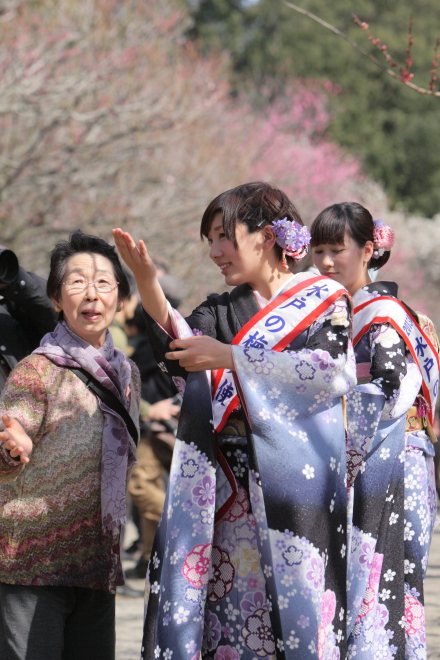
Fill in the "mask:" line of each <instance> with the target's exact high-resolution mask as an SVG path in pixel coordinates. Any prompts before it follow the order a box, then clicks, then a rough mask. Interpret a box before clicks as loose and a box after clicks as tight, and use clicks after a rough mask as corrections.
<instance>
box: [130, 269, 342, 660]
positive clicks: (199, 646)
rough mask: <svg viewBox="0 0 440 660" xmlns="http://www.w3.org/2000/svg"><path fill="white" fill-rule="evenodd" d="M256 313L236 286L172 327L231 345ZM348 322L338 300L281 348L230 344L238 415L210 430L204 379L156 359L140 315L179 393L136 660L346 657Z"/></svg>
mask: <svg viewBox="0 0 440 660" xmlns="http://www.w3.org/2000/svg"><path fill="white" fill-rule="evenodd" d="M323 279H324V278H323ZM296 281H298V280H296ZM304 297H306V294H305V296H304ZM259 311H260V309H259V307H258V304H257V302H256V299H255V296H254V294H253V292H252V290H251V289H250V288H249V287H247V285H244V286H242V287H237V288H236V289H234V290H233V291H232V292H231V294H223V296H215V297H214V296H210V297H209V298H208V300H207V301H206V303H204V304H203V305H201V306H200V307H199V308H197V309H196V310H195V312H193V314H192V315H191V316H190V317H189V318H188V319H186V322H184V321H183V319H181V318H180V319H179V317H177V316H176V329H177V331H178V334H179V336H183V334H184V333H189V332H194V331H196V332H202V333H204V334H206V335H210V336H213V337H215V338H217V339H219V340H220V341H223V342H224V343H232V341H233V339H234V337H235V336H236V335H237V334H238V333H239V332H240V330H241V329H242V328H243V327H244V326H245V325H246V323H248V322H249V321H250V319H252V318H253V317H255V316H256V315H257V314H258V313H259ZM349 314H350V312H349V307H348V303H347V298H346V296H345V295H343V296H341V297H340V298H338V299H337V300H336V301H334V302H332V303H331V304H330V305H329V306H328V308H327V309H326V310H325V311H324V312H323V313H322V314H321V315H320V316H319V317H318V318H317V319H316V320H315V322H314V323H313V324H312V325H311V326H310V327H307V328H306V329H304V330H303V331H302V332H300V334H299V335H298V336H297V337H296V338H295V339H294V340H293V342H291V343H290V344H289V345H287V346H286V347H285V350H284V351H283V352H277V351H276V350H270V349H267V348H266V344H265V338H264V337H263V338H262V336H261V335H262V333H261V332H259V333H258V334H257V335H255V333H254V332H253V333H252V335H254V336H253V340H252V342H247V344H246V345H245V346H244V345H241V344H238V345H234V346H233V349H232V350H233V355H234V361H235V368H236V372H235V374H236V377H235V379H234V386H235V387H236V389H237V393H238V396H239V405H238V407H237V408H236V409H235V410H233V411H232V413H231V415H230V417H229V418H228V420H227V422H226V423H225V425H224V426H223V428H222V429H221V431H220V432H218V433H216V432H215V431H214V418H213V407H212V383H213V382H214V380H215V374H213V377H212V379H210V377H209V374H208V375H207V374H206V373H202V372H200V373H190V374H187V373H186V372H184V370H182V369H179V366H178V365H176V364H175V363H174V362H171V361H167V360H165V359H164V358H163V356H164V354H165V352H166V350H167V345H168V344H169V341H170V337H168V336H167V335H166V333H165V332H164V331H163V330H162V329H160V328H159V327H158V326H157V324H155V323H154V322H153V321H152V320H151V319H150V318H149V317H147V323H148V327H149V335H150V339H151V342H152V345H153V348H154V350H155V352H156V355H157V357H158V358H159V360H160V361H161V364H162V368H163V369H166V370H167V371H169V373H171V374H172V375H173V376H174V378H175V379H176V382H177V383H178V384H179V386H180V387H181V389H182V390H183V386H185V394H184V399H183V406H182V412H181V417H180V423H179V429H178V440H177V442H176V448H175V451H174V457H173V463H172V467H171V474H170V482H169V487H168V493H167V498H166V503H165V509H164V514H163V516H162V520H161V522H160V525H159V529H158V534H157V536H156V540H155V545H154V548H153V553H152V559H151V561H150V566H149V574H148V576H147V591H146V617H145V629H144V639H143V646H142V658H144V659H148V660H150V659H153V658H156V659H157V660H177V659H179V660H180V659H182V660H184V659H187V660H195V659H196V658H197V659H198V658H200V657H202V658H211V659H212V660H223V659H224V660H240V659H242V660H254V659H258V658H269V657H271V658H274V657H277V658H278V659H279V660H284V658H288V659H292V660H293V658H295V660H296V659H297V658H301V659H302V658H307V659H308V658H311V657H318V658H322V659H324V658H325V659H326V660H327V659H330V658H332V659H333V660H338V659H340V658H344V657H345V652H346V639H345V616H346V597H345V580H346V560H347V556H346V552H347V531H346V521H347V516H346V488H345V485H344V479H345V431H344V420H343V406H342V402H341V397H342V396H343V395H345V394H346V393H347V392H348V391H349V390H350V389H351V388H352V387H353V386H354V383H355V364H354V355H353V352H352V348H351V344H350V341H349V331H350V316H349ZM245 341H247V340H245ZM177 379H181V380H177ZM225 403H226V402H225ZM244 411H246V414H245V412H244Z"/></svg>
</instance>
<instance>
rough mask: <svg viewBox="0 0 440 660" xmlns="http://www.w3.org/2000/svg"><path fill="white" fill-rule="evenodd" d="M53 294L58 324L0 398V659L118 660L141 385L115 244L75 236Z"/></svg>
mask: <svg viewBox="0 0 440 660" xmlns="http://www.w3.org/2000/svg"><path fill="white" fill-rule="evenodd" d="M47 292H48V295H49V296H50V297H51V298H52V300H53V302H54V304H55V305H56V309H57V311H59V312H62V315H63V320H62V321H61V322H60V323H59V324H58V325H57V327H56V328H55V330H54V332H53V333H52V334H48V335H46V336H45V337H44V338H43V340H42V343H41V346H40V348H38V349H37V350H36V351H34V353H33V354H32V355H30V356H29V357H27V358H25V359H24V360H22V361H21V362H20V363H19V364H18V365H17V367H16V368H15V370H14V371H13V372H12V374H11V376H10V378H9V380H8V382H7V384H6V386H5V389H4V390H3V393H2V396H1V399H0V415H2V421H3V427H4V430H3V431H2V432H0V440H1V443H0V657H1V658H8V660H25V658H26V660H74V659H77V658H78V659H79V658H81V660H88V659H90V660H92V658H93V660H100V659H102V660H111V659H112V658H114V657H115V595H114V594H115V590H116V587H117V586H118V585H121V584H123V582H124V581H123V573H122V569H121V562H120V530H121V524H122V523H123V521H124V519H125V490H126V480H127V472H128V471H129V469H130V467H131V466H132V464H133V462H134V453H135V446H134V440H137V431H136V427H135V425H134V423H133V421H136V422H137V420H138V404H139V389H140V383H139V373H138V370H137V367H136V366H135V365H134V364H133V363H132V362H130V360H128V358H126V357H125V355H124V354H123V353H122V351H120V350H118V349H116V348H115V347H114V346H113V342H112V339H111V335H110V333H109V332H108V327H109V325H110V323H111V322H112V320H113V317H114V315H115V312H116V311H117V310H118V309H121V307H122V305H123V304H124V299H126V298H127V296H128V295H129V285H128V282H127V278H126V277H125V275H124V272H123V270H122V268H121V264H120V261H119V259H118V256H117V255H116V253H115V250H114V248H113V247H112V246H111V245H109V244H108V243H107V242H106V241H104V240H102V239H100V238H97V237H95V236H87V235H85V234H83V233H82V232H81V231H75V232H74V233H73V234H72V235H71V236H70V239H69V240H68V241H62V242H60V243H58V244H57V245H56V246H55V248H54V250H53V251H52V255H51V269H50V274H49V279H48V282H47Z"/></svg>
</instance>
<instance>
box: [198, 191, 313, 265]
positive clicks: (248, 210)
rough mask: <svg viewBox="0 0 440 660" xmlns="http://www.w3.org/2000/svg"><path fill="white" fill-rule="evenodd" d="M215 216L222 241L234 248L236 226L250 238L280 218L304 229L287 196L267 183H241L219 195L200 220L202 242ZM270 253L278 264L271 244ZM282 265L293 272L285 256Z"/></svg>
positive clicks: (278, 252) (290, 260) (279, 251)
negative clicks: (220, 222)
mask: <svg viewBox="0 0 440 660" xmlns="http://www.w3.org/2000/svg"><path fill="white" fill-rule="evenodd" d="M217 213H221V214H222V217H223V228H224V232H225V235H226V238H229V239H231V240H232V241H233V242H234V245H235V247H236V248H237V241H236V237H235V228H236V226H237V222H242V223H243V224H245V225H246V227H247V229H248V232H249V233H250V234H253V233H254V232H256V231H259V230H260V229H263V227H266V226H268V225H270V224H272V223H273V222H275V221H276V220H281V219H282V218H287V219H288V220H291V221H294V222H297V223H298V224H299V225H304V223H303V221H302V219H301V217H300V215H299V213H298V211H297V210H296V208H295V206H294V205H293V204H292V202H291V201H290V199H289V198H288V197H287V195H286V194H285V193H284V192H283V191H282V190H280V189H279V188H277V187H276V186H274V185H272V184H271V183H263V182H261V181H255V182H252V183H244V184H243V185H241V186H237V187H236V188H232V189H231V190H227V191H226V192H224V193H221V195H218V196H217V197H216V198H215V199H213V200H212V202H211V203H210V204H209V206H208V208H207V209H206V211H205V212H204V214H203V217H202V222H201V225H200V236H201V238H202V240H203V239H204V238H205V237H206V238H207V237H208V234H209V232H210V229H211V224H212V221H213V219H214V216H215V215H216V214H217ZM274 249H275V252H276V255H277V257H278V261H281V260H282V258H283V250H282V248H281V246H279V245H278V244H277V243H275V245H274ZM286 262H287V264H288V266H289V268H290V269H291V270H293V269H294V267H295V264H296V263H297V262H296V261H295V259H293V258H292V257H288V256H287V255H286Z"/></svg>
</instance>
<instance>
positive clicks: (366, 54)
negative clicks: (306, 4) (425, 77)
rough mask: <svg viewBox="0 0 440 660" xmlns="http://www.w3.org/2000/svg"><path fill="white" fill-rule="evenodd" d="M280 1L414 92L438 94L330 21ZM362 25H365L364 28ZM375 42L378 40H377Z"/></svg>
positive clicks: (284, 0) (359, 22)
mask: <svg viewBox="0 0 440 660" xmlns="http://www.w3.org/2000/svg"><path fill="white" fill-rule="evenodd" d="M282 1H283V4H284V5H286V7H289V8H290V9H293V10H294V11H296V12H297V13H299V14H303V15H304V16H308V17H309V18H311V19H312V20H313V21H315V22H316V23H319V25H322V26H323V27H325V28H326V29H327V30H330V31H331V32H333V33H334V34H336V35H337V36H338V37H341V39H344V41H346V42H347V43H349V44H350V46H352V47H353V48H355V49H356V50H357V51H359V53H361V54H362V55H364V57H367V58H368V59H369V60H370V61H371V62H373V64H375V65H376V66H377V67H379V68H380V69H382V71H384V72H385V73H386V74H387V75H389V76H391V77H392V78H395V79H396V80H399V81H400V82H402V83H403V84H404V85H406V86H407V87H409V88H410V89H413V90H414V91H415V92H417V93H419V94H425V95H428V96H440V91H437V90H434V89H432V88H431V86H430V87H429V88H426V87H420V86H419V85H416V84H415V83H413V82H411V78H408V77H407V76H405V75H404V73H403V70H401V73H400V75H399V74H398V73H396V71H394V70H393V68H391V66H386V65H385V64H383V63H382V62H380V61H379V60H378V59H377V58H376V57H374V55H371V53H369V52H368V51H366V50H365V49H364V48H362V46H359V44H357V43H356V42H355V41H353V40H352V39H350V38H349V37H347V35H345V34H344V33H343V32H341V31H340V30H338V28H336V27H335V26H334V25H331V24H330V23H327V22H326V21H323V20H322V19H321V18H319V16H316V15H315V14H312V13H311V12H310V11H307V10H306V9H303V8H302V7H298V6H297V5H294V4H292V3H291V2H288V0H282ZM353 19H354V20H355V22H356V23H358V24H359V25H360V26H361V27H363V28H364V29H367V28H368V25H367V24H366V23H362V22H361V21H360V20H359V19H358V18H357V16H355V15H354V14H353ZM364 26H366V28H365V27H364ZM370 40H371V39H370ZM374 41H375V40H374V39H373V45H377V46H378V45H379V44H378V43H377V44H374ZM377 42H379V40H377ZM380 49H381V50H383V47H381V48H380ZM386 50H387V49H386V46H385V51H383V52H384V53H385V52H386Z"/></svg>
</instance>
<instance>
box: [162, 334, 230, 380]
mask: <svg viewBox="0 0 440 660" xmlns="http://www.w3.org/2000/svg"><path fill="white" fill-rule="evenodd" d="M170 348H171V351H170V352H169V353H165V357H166V358H167V359H168V360H179V364H180V366H181V367H184V369H186V371H205V369H206V370H211V369H231V370H232V371H234V370H235V369H234V361H233V359H232V350H231V347H230V346H229V344H222V343H221V342H220V341H218V340H217V339H213V338H212V337H206V336H204V335H202V336H197V337H189V338H188V339H174V340H173V341H172V342H171V343H170ZM176 349H183V350H176Z"/></svg>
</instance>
